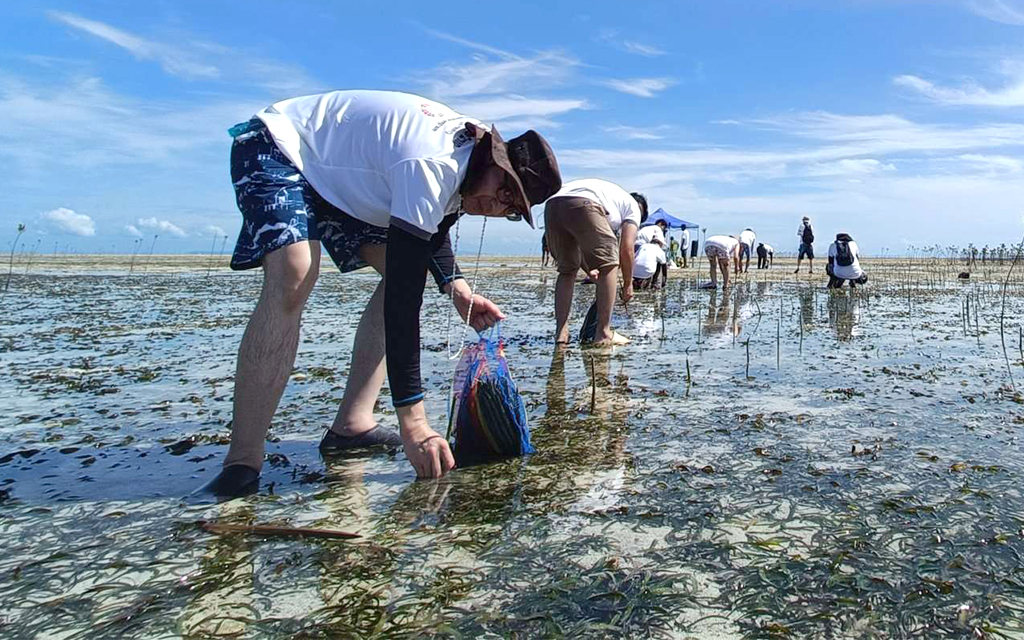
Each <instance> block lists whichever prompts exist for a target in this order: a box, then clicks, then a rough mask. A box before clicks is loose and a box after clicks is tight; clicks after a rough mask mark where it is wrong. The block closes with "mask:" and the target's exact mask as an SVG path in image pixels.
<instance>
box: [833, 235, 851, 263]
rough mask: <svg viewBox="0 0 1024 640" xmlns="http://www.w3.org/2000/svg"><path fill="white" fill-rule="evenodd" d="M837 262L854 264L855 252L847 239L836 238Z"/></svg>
mask: <svg viewBox="0 0 1024 640" xmlns="http://www.w3.org/2000/svg"><path fill="white" fill-rule="evenodd" d="M836 264H838V265H839V266H841V267H848V266H850V265H851V264H853V252H852V251H850V243H849V242H848V241H847V240H836Z"/></svg>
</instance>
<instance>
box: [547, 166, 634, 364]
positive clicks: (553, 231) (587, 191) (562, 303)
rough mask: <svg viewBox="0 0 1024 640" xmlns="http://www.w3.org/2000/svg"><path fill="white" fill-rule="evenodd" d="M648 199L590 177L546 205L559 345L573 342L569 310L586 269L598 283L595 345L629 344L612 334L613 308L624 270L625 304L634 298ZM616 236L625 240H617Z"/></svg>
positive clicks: (566, 187) (569, 185)
mask: <svg viewBox="0 0 1024 640" xmlns="http://www.w3.org/2000/svg"><path fill="white" fill-rule="evenodd" d="M646 214H647V199H646V198H644V197H643V195H641V194H638V193H633V194H631V193H628V192H627V191H626V190H625V189H623V188H622V187H620V186H619V185H617V184H615V183H613V182H608V181H607V180H599V179H597V178H586V179H583V180H573V181H571V182H566V183H565V184H564V185H562V188H561V189H560V190H559V191H558V192H557V193H556V194H555V195H553V196H551V198H550V199H549V200H548V201H547V204H545V205H544V221H545V225H544V228H545V232H546V233H547V234H548V247H549V248H550V249H551V255H552V256H553V257H554V258H555V264H556V266H557V268H558V280H557V282H556V283H555V342H556V343H566V342H568V341H569V311H570V309H571V306H572V295H573V289H574V288H575V286H576V272H577V271H578V270H579V269H580V267H581V266H582V267H583V269H584V270H585V271H587V272H588V273H590V275H591V277H592V278H596V279H597V295H596V298H597V299H596V302H595V305H596V314H597V323H596V327H597V328H596V331H595V333H594V343H595V344H626V343H628V342H629V339H628V338H626V337H625V336H622V335H621V334H619V333H618V332H616V331H613V330H612V327H611V319H612V306H613V305H614V303H615V288H616V284H617V281H618V272H619V269H620V268H621V269H622V283H623V284H622V301H623V302H629V300H630V298H632V297H633V246H634V244H635V242H636V232H637V228H638V227H639V226H640V223H641V219H642V218H646ZM616 234H619V237H618V238H616Z"/></svg>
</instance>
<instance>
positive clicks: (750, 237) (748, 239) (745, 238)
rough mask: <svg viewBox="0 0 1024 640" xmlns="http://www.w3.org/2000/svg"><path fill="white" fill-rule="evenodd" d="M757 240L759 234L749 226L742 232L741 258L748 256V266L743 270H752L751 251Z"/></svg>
mask: <svg viewBox="0 0 1024 640" xmlns="http://www.w3.org/2000/svg"><path fill="white" fill-rule="evenodd" d="M756 241H757V235H756V234H755V233H754V230H753V229H751V228H750V227H747V228H746V229H744V230H743V231H741V232H740V260H741V261H742V260H743V259H744V258H746V266H744V267H743V269H741V271H750V253H751V252H752V251H753V250H754V242H756Z"/></svg>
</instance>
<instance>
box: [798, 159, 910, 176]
mask: <svg viewBox="0 0 1024 640" xmlns="http://www.w3.org/2000/svg"><path fill="white" fill-rule="evenodd" d="M880 171H896V166H895V165H894V164H892V163H890V162H881V161H879V160H875V159H874V158H844V159H842V160H838V161H836V162H827V163H822V164H812V165H808V166H807V168H806V169H804V170H803V171H802V172H801V173H802V174H803V175H806V176H864V175H868V174H873V173H878V172H880Z"/></svg>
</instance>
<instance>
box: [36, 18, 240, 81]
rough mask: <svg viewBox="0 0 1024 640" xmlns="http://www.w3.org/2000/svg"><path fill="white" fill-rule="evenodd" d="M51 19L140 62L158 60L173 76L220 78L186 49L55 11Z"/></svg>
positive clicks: (212, 69)
mask: <svg viewBox="0 0 1024 640" xmlns="http://www.w3.org/2000/svg"><path fill="white" fill-rule="evenodd" d="M50 16H51V17H52V18H54V19H56V20H58V21H60V22H63V23H64V24H66V25H69V26H71V27H74V28H75V29H79V30H81V31H84V32H86V33H88V34H91V35H93V36H96V37H97V38H102V39H103V40H106V41H107V42H110V43H111V44H115V45H117V46H119V47H121V48H122V49H125V50H126V51H128V52H130V53H131V54H132V55H134V56H135V57H136V58H139V59H140V60H154V61H156V62H157V63H159V64H160V66H161V67H162V68H163V69H164V71H166V72H167V73H170V74H171V75H175V76H180V77H183V78H188V79H197V78H205V79H210V78H217V77H219V76H220V70H219V69H218V68H217V67H216V66H213V65H211V64H208V63H206V62H204V61H203V60H202V58H201V57H200V56H197V55H195V54H193V53H191V52H189V51H187V50H185V49H182V48H179V47H174V46H171V45H167V44H163V43H160V42H154V41H151V40H145V39H143V38H140V37H138V36H136V35H133V34H130V33H128V32H127V31H123V30H121V29H118V28H116V27H113V26H111V25H109V24H106V23H103V22H98V21H96V20H90V19H88V18H83V17H82V16H78V15H75V14H73V13H65V12H63V11H51V12H50Z"/></svg>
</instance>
